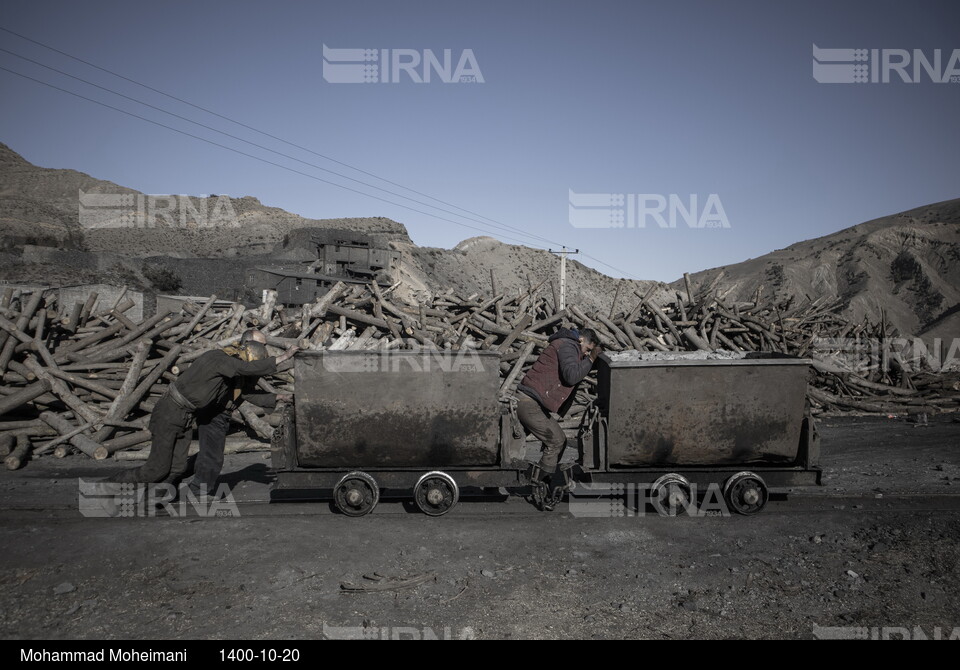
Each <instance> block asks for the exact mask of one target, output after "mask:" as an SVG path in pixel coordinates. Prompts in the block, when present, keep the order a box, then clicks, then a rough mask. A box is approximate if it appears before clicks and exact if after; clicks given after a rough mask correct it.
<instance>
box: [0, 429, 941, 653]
mask: <svg viewBox="0 0 960 670" xmlns="http://www.w3.org/2000/svg"><path fill="white" fill-rule="evenodd" d="M821 431H822V434H823V465H824V468H825V473H824V486H822V487H819V488H816V489H803V490H799V489H798V490H790V491H779V492H776V493H777V495H775V496H774V498H773V499H772V500H771V502H770V503H769V504H768V506H767V508H766V509H765V510H764V511H763V512H762V513H761V514H759V515H757V516H754V517H739V516H732V517H723V516H707V517H678V518H664V517H659V516H657V515H655V514H647V515H645V516H642V517H637V516H633V517H629V516H623V517H618V516H601V517H595V518H585V517H583V516H580V515H575V514H572V513H571V509H570V507H569V505H566V504H563V505H561V506H559V507H558V508H557V510H556V511H554V512H553V513H540V512H537V511H536V510H534V509H533V508H532V507H531V506H530V505H528V504H527V503H526V502H524V501H523V500H522V499H518V498H511V499H509V500H506V501H491V500H486V501H481V502H463V503H461V504H460V505H459V506H458V507H457V508H456V509H455V510H454V511H453V512H451V513H450V514H448V515H447V516H444V517H440V518H429V517H426V516H424V515H422V514H419V513H416V512H410V511H408V509H407V508H406V507H405V506H404V505H403V504H401V503H396V502H394V503H381V505H380V506H379V507H378V508H377V509H376V510H375V512H374V513H373V514H372V515H370V516H367V517H363V518H360V519H351V518H346V517H343V516H340V515H336V514H332V513H331V512H330V510H329V508H328V506H327V505H326V504H324V503H317V502H309V503H302V502H297V503H282V504H278V503H272V504H271V503H269V502H268V500H269V495H268V493H269V491H268V489H269V482H270V473H269V469H268V462H267V461H266V460H264V459H263V457H262V455H261V454H244V455H238V456H233V457H228V461H227V467H226V468H225V473H227V474H226V479H227V481H228V482H230V483H231V485H232V486H233V489H232V491H233V496H234V499H235V501H236V511H237V513H238V514H239V516H234V517H232V518H229V517H200V516H198V515H197V514H196V512H195V510H191V509H186V510H185V514H186V516H180V515H179V514H177V513H175V514H174V515H172V516H171V515H168V516H163V517H132V518H85V517H83V516H81V515H80V513H79V512H78V509H77V496H78V486H77V478H78V477H95V476H103V475H105V474H107V473H108V472H111V471H113V470H114V469H116V468H117V467H120V466H118V465H116V464H110V465H105V464H103V463H94V462H92V461H90V460H89V459H86V458H85V457H81V456H76V457H70V458H68V459H65V460H56V459H52V458H45V459H41V460H38V461H36V462H34V463H31V464H29V466H28V467H26V468H24V469H23V470H20V471H17V472H12V473H10V472H4V473H2V474H0V505H2V508H0V542H2V546H3V551H2V554H0V566H2V571H0V637H3V638H5V639H16V638H46V639H61V638H92V639H106V638H128V639H156V638H175V637H187V638H218V637H219V638H240V639H242V638H253V639H270V638H291V639H298V638H323V637H327V638H340V637H367V638H374V637H376V638H399V637H407V638H409V637H414V638H428V639H429V638H434V637H436V638H444V637H449V638H460V637H464V638H508V637H517V638H570V637H576V638H718V637H719V638H723V637H747V638H765V637H771V638H794V637H799V638H810V637H844V636H847V637H849V636H857V635H860V636H870V635H873V636H878V635H880V636H882V635H888V636H903V635H905V634H906V635H909V636H914V637H916V636H920V635H927V636H929V637H934V636H935V635H940V636H942V637H945V638H946V637H949V636H951V635H953V636H960V586H958V576H960V566H958V557H960V495H958V494H960V423H957V422H953V421H952V420H951V418H950V417H940V418H939V419H937V420H936V422H935V423H934V424H932V425H930V426H927V427H916V426H915V425H914V424H909V423H906V422H902V421H899V420H888V419H875V418H870V419H866V418H862V419H849V418H844V419H831V420H826V421H824V422H823V423H822V426H821ZM176 511H177V510H176V509H174V512H176ZM375 574H376V575H379V576H381V577H382V578H381V579H379V580H377V579H376V578H374V579H365V578H364V575H367V576H368V577H374V575H375ZM409 578H420V579H422V580H424V581H422V582H421V583H419V584H417V585H409V586H407V585H406V583H404V582H398V581H397V580H401V579H409ZM343 585H347V586H349V585H364V586H365V587H366V588H385V589H388V590H382V591H373V592H368V591H363V592H349V591H346V590H344V589H343ZM400 587H405V588H400Z"/></svg>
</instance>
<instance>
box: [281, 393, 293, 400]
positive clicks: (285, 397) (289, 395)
mask: <svg viewBox="0 0 960 670" xmlns="http://www.w3.org/2000/svg"><path fill="white" fill-rule="evenodd" d="M277 402H293V394H292V393H278V394H277Z"/></svg>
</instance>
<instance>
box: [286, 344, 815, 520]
mask: <svg viewBox="0 0 960 670" xmlns="http://www.w3.org/2000/svg"><path fill="white" fill-rule="evenodd" d="M808 370H809V362H808V361H805V360H801V359H796V358H791V357H779V356H778V357H775V356H774V355H766V354H757V355H742V354H735V353H733V352H726V353H724V352H714V353H710V354H705V353H700V352H697V353H694V354H646V353H638V352H621V353H618V354H604V355H603V356H601V358H600V359H599V360H598V362H597V371H598V385H597V388H598V398H597V401H596V407H595V408H591V409H590V410H589V411H587V412H584V414H583V416H584V417H585V419H584V422H583V425H582V426H581V430H580V431H579V439H578V440H576V444H574V440H570V441H569V442H568V451H569V450H577V451H578V452H579V453H578V454H577V460H578V461H579V462H580V463H582V466H583V467H582V468H577V469H575V470H574V472H575V473H576V476H577V478H578V479H579V480H580V481H581V482H590V483H591V484H593V483H601V484H602V483H605V482H610V483H644V484H651V486H650V490H651V495H652V496H654V497H655V498H656V499H662V500H666V501H667V502H670V504H672V505H673V506H674V507H676V506H677V504H678V503H681V502H683V499H684V496H686V497H689V496H690V495H691V484H697V485H698V486H700V485H704V484H709V483H722V484H723V490H724V499H725V500H726V501H727V503H728V504H729V506H730V507H731V508H732V510H733V511H736V512H739V513H742V514H752V513H756V512H758V511H760V509H762V508H763V506H764V505H765V504H766V501H767V498H768V486H802V485H812V484H818V483H819V479H820V470H819V469H818V468H817V460H818V455H819V452H818V442H817V439H816V431H815V429H814V426H813V422H812V419H811V417H810V416H809V414H808V413H807V410H806V384H807V374H808ZM294 374H295V381H296V389H297V392H296V401H295V405H294V408H293V409H292V411H288V412H287V414H286V416H285V420H284V422H283V424H282V425H281V426H280V428H278V430H277V433H276V435H275V436H274V445H273V465H274V468H275V470H276V471H277V480H276V483H275V487H274V488H275V492H294V491H313V492H317V491H319V492H321V493H322V494H324V496H323V497H329V498H330V499H331V500H332V501H333V503H334V505H335V506H336V508H337V509H338V510H340V511H341V512H343V513H344V514H347V515H350V516H362V515H364V514H367V513H369V512H370V511H372V510H373V508H374V507H375V506H376V505H377V502H378V501H379V499H380V497H381V494H386V495H393V494H398V495H401V496H404V497H407V498H409V497H411V495H412V497H413V500H414V502H415V503H416V504H417V506H418V507H419V508H420V509H421V510H422V511H424V512H425V513H427V514H430V515H432V516H440V515H442V514H445V513H446V512H448V511H449V510H450V509H451V508H452V507H453V506H454V505H455V504H456V503H457V501H458V500H459V498H460V494H461V490H462V489H467V488H468V489H474V488H484V487H517V486H521V487H522V486H528V485H529V480H528V478H527V469H528V465H529V463H528V461H526V460H524V439H523V437H522V436H518V435H517V433H516V431H515V427H516V426H517V424H516V421H515V417H512V416H511V411H510V403H509V402H504V401H503V400H502V399H501V398H499V397H498V396H499V388H500V383H501V380H500V359H499V355H498V354H497V353H494V352H486V351H473V350H463V351H436V350H423V351H319V352H316V351H315V352H301V353H300V354H298V356H297V357H296V359H295V368H294ZM587 417H589V420H588V419H587ZM527 444H528V446H532V445H530V444H529V443H527ZM568 455H569V454H568ZM537 456H538V452H537V451H536V449H532V450H531V449H527V457H528V458H530V459H532V460H536V458H537ZM564 460H570V459H569V458H567V459H564ZM277 497H279V496H277Z"/></svg>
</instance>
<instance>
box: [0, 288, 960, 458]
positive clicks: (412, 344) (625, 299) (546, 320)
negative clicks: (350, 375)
mask: <svg viewBox="0 0 960 670" xmlns="http://www.w3.org/2000/svg"><path fill="white" fill-rule="evenodd" d="M396 288H397V285H395V286H392V287H386V286H380V285H378V284H376V283H370V284H365V285H363V284H354V285H350V286H348V285H346V284H344V283H338V284H336V285H334V286H333V287H332V288H331V289H330V290H329V291H328V292H327V293H326V294H324V295H323V296H322V297H321V298H319V299H317V300H316V301H315V302H313V303H310V304H307V305H304V306H303V307H298V308H289V307H284V306H282V305H278V304H277V302H276V295H275V294H274V293H272V292H269V291H268V292H266V296H265V299H264V302H263V304H262V305H260V306H258V307H254V308H247V307H245V306H244V305H241V304H235V303H229V302H227V303H225V302H222V301H217V299H216V296H210V297H209V298H207V299H200V300H196V301H191V300H186V301H184V302H183V304H182V307H181V308H180V309H179V310H177V311H175V312H169V311H167V312H158V313H157V314H154V315H153V316H151V317H149V318H145V319H143V320H142V321H140V322H139V323H137V322H133V321H131V320H130V319H129V318H127V317H126V316H125V313H126V312H128V311H129V310H130V308H131V307H132V306H133V302H132V301H131V300H126V299H124V298H123V296H122V295H121V298H120V299H119V300H115V301H113V302H112V303H111V304H103V303H102V301H100V300H99V297H98V296H97V294H95V293H93V294H91V295H90V296H89V298H88V299H87V300H86V301H85V302H84V303H75V304H73V305H58V304H56V299H55V292H54V291H46V292H44V291H35V292H32V293H27V294H24V295H15V294H14V292H13V291H12V290H9V289H8V290H7V291H5V292H4V293H3V295H2V297H0V375H2V384H0V456H5V457H6V465H7V467H8V468H11V469H15V468H17V467H20V466H21V465H22V464H23V463H24V462H26V460H27V459H28V457H30V456H33V457H36V456H41V455H44V454H53V455H55V456H61V457H62V456H64V455H66V454H68V453H72V452H74V451H79V452H81V453H83V454H86V455H87V456H90V457H91V458H95V459H105V458H108V457H110V456H111V455H113V456H114V457H116V458H121V459H122V458H138V457H143V454H144V451H143V447H145V446H146V445H147V443H149V439H150V434H149V432H148V431H147V428H146V426H147V420H148V417H149V413H150V411H151V410H152V408H153V406H154V404H155V403H156V401H157V400H158V399H159V398H160V396H161V395H162V394H163V393H164V392H165V390H166V387H167V385H168V384H169V383H170V382H172V381H174V380H176V378H177V375H178V374H179V373H180V372H182V371H183V370H184V369H186V367H187V366H189V364H190V363H191V362H192V361H194V360H196V359H197V358H198V357H199V356H200V355H201V354H203V353H204V352H205V351H208V350H210V349H213V348H218V347H225V346H228V345H230V344H234V343H236V342H237V341H238V340H239V337H240V335H241V333H242V332H243V331H244V330H246V329H248V328H259V329H260V330H262V331H263V332H264V333H265V334H266V336H267V343H268V347H270V348H273V353H279V350H280V349H283V348H286V347H289V346H291V345H298V346H300V347H301V348H304V349H313V350H319V349H329V350H394V349H411V348H420V349H422V348H430V349H446V350H461V349H475V350H489V351H493V352H497V353H499V354H500V368H501V374H502V384H501V394H503V395H508V394H510V393H512V392H513V390H514V389H515V387H516V384H517V383H518V381H519V379H521V375H522V373H523V372H524V370H525V369H526V368H527V367H528V366H529V364H531V363H533V361H535V360H536V357H537V355H538V354H539V353H540V351H541V350H542V348H543V347H544V346H546V344H547V340H548V337H549V335H550V334H551V333H552V332H553V331H554V330H555V329H556V328H557V327H558V326H561V325H568V326H577V327H589V328H593V329H594V330H595V331H596V332H597V333H598V335H599V338H600V340H601V342H602V344H603V346H604V347H605V348H607V349H609V350H614V351H619V350H625V349H636V350H640V351H697V350H714V349H729V350H734V351H759V352H779V353H784V354H790V355H796V356H801V357H811V358H814V359H815V366H814V369H815V373H814V376H813V377H812V379H811V382H812V383H811V385H810V393H809V398H810V401H811V404H812V406H813V407H814V408H815V409H816V410H822V409H839V410H857V411H863V412H882V413H897V414H902V413H907V412H914V413H917V412H937V411H947V410H955V409H958V408H960V378H958V377H957V376H956V375H955V374H954V375H953V376H950V375H949V374H937V373H935V372H934V371H928V370H919V369H918V368H917V367H916V365H915V364H911V362H909V361H905V360H903V357H902V356H900V355H899V354H897V353H896V352H893V351H891V350H889V348H888V347H886V346H885V342H887V341H889V340H891V339H892V338H893V337H894V335H895V334H893V333H890V332H888V329H887V328H886V326H885V325H884V324H883V320H882V319H881V322H880V323H879V324H876V323H870V322H867V321H864V322H863V323H860V324H852V323H849V322H848V321H846V320H845V319H843V318H842V317H840V316H838V315H837V314H836V308H837V305H836V304H827V303H825V302H823V301H813V302H808V303H806V304H803V305H799V304H792V303H790V302H779V303H777V302H775V301H771V300H764V299H763V298H762V295H761V294H760V292H759V291H758V293H757V295H756V296H755V299H754V300H752V301H750V302H728V301H727V300H726V299H725V298H724V296H723V295H721V294H719V293H718V292H717V291H716V290H715V287H714V286H707V287H702V288H701V289H699V290H697V291H694V290H693V289H692V287H691V286H690V284H689V282H688V283H687V285H686V290H685V291H682V292H680V291H670V290H669V289H667V288H666V287H664V286H663V285H657V286H654V287H652V288H651V289H650V290H649V291H648V292H646V293H645V294H639V293H637V294H635V295H629V296H626V295H624V296H621V295H620V290H618V291H617V294H616V295H614V296H613V300H612V304H611V308H610V310H609V311H607V312H603V313H600V312H591V313H585V312H584V311H583V310H581V309H580V308H578V307H577V306H575V305H571V306H569V307H566V308H565V309H563V310H558V309H557V308H556V307H557V305H558V303H559V300H558V297H557V295H556V290H555V286H554V284H553V283H552V282H550V281H544V282H541V283H540V284H539V285H534V284H533V283H532V282H530V283H529V284H528V287H527V290H521V291H518V292H517V294H516V295H506V294H498V295H496V296H494V297H487V296H483V295H478V294H475V295H471V296H467V297H462V296H458V295H455V293H454V292H453V291H452V290H450V291H447V292H446V293H442V294H439V295H436V296H434V297H433V298H432V299H431V300H429V301H426V302H421V303H419V304H408V303H406V302H404V301H402V300H400V299H398V298H397V297H396V292H395V289H396ZM618 308H619V309H618ZM851 342H852V343H865V344H871V345H876V344H878V343H879V345H880V346H873V347H872V348H870V349H869V351H868V356H867V360H866V362H864V361H863V360H862V359H863V356H862V355H859V354H858V355H859V356H860V357H859V359H858V363H857V366H851V365H848V364H847V363H846V361H845V360H843V359H842V358H838V356H837V354H838V351H837V350H838V349H842V348H843V347H845V346H847V344H849V343H851ZM259 384H260V386H261V387H262V388H263V389H264V390H266V391H269V392H286V393H290V392H293V391H294V390H295V389H294V388H293V378H292V376H291V375H290V374H289V373H280V374H278V375H276V376H274V377H271V378H270V379H263V380H260V382H259ZM593 388H595V381H594V379H593V378H592V377H591V378H588V379H587V383H586V384H585V385H584V386H583V388H582V390H581V392H580V393H579V394H578V397H577V405H576V406H575V407H574V409H573V410H572V411H571V413H570V414H569V416H568V417H567V419H566V420H565V423H564V425H565V426H566V427H568V428H572V427H574V426H575V424H576V423H577V422H578V421H579V417H580V416H581V415H582V414H583V412H584V411H585V410H586V408H587V406H588V405H589V402H590V400H591V398H592V390H593ZM234 418H235V419H236V421H237V424H238V427H239V428H240V431H241V433H242V434H243V435H245V436H253V437H254V438H256V437H259V438H260V439H261V440H263V442H259V443H258V442H257V441H256V439H254V440H253V442H252V444H253V445H254V447H256V446H257V445H258V444H259V445H260V448H266V446H267V443H268V442H269V438H270V435H271V433H272V430H273V426H274V425H276V424H277V422H278V420H279V418H278V416H277V415H270V416H264V415H263V414H262V411H261V410H259V409H258V408H255V407H253V406H252V405H249V404H244V405H243V406H241V407H240V409H239V410H238V412H237V413H235V416H234ZM243 444H245V445H248V446H249V445H250V444H251V440H250V439H244V440H243ZM131 454H133V455H132V456H131Z"/></svg>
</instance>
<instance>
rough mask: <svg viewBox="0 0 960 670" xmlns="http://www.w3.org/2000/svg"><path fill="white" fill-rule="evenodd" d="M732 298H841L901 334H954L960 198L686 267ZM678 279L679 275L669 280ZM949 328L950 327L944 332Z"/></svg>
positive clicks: (844, 306)
mask: <svg viewBox="0 0 960 670" xmlns="http://www.w3.org/2000/svg"><path fill="white" fill-rule="evenodd" d="M721 273H722V277H720V279H719V281H718V283H717V287H718V288H720V289H721V290H729V291H730V293H729V295H730V297H731V299H744V300H746V299H749V298H750V297H752V296H753V295H754V294H755V293H756V291H757V289H758V288H760V287H761V286H762V291H763V292H764V295H770V293H771V292H772V293H773V294H775V295H776V296H778V297H783V298H787V297H790V296H793V297H796V298H797V299H801V300H806V299H811V300H815V299H817V298H820V297H826V298H827V299H829V300H839V301H840V302H841V307H840V310H839V311H840V312H841V313H842V314H844V315H845V316H848V317H850V318H852V319H854V320H860V319H862V318H863V317H864V316H865V315H869V316H870V317H871V318H872V319H878V318H879V316H880V309H881V308H882V309H883V312H884V317H885V318H886V320H887V321H888V322H889V323H890V324H892V325H893V326H894V327H896V328H897V329H898V330H899V331H900V333H901V334H903V335H910V334H920V333H922V332H923V331H924V330H925V329H927V328H930V332H933V330H934V329H935V330H936V332H937V333H938V334H937V336H938V337H945V336H949V337H957V336H960V319H958V316H960V199H957V200H947V201H945V202H940V203H937V204H934V205H928V206H925V207H918V208H917V209H911V210H909V211H906V212H901V213H900V214H894V215H891V216H885V217H882V218H879V219H874V220H872V221H867V222H865V223H861V224H859V225H856V226H853V227H851V228H846V229H844V230H841V231H839V232H837V233H833V234H832V235H827V236H825V237H818V238H816V239H812V240H806V241H804V242H798V243H796V244H793V245H791V246H789V247H787V248H786V249H780V250H778V251H774V252H773V253H769V254H766V255H765V256H760V257H759V258H752V259H750V260H748V261H744V262H742V263H737V264H735V265H726V266H723V267H719V268H714V269H712V270H705V271H703V272H698V273H696V274H693V275H691V279H692V281H693V283H694V285H709V284H710V283H712V282H714V281H717V278H718V276H720V275H721ZM673 286H674V287H676V288H680V287H682V286H683V281H682V280H678V281H677V282H674V284H673ZM948 333H949V335H947V334H948Z"/></svg>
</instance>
